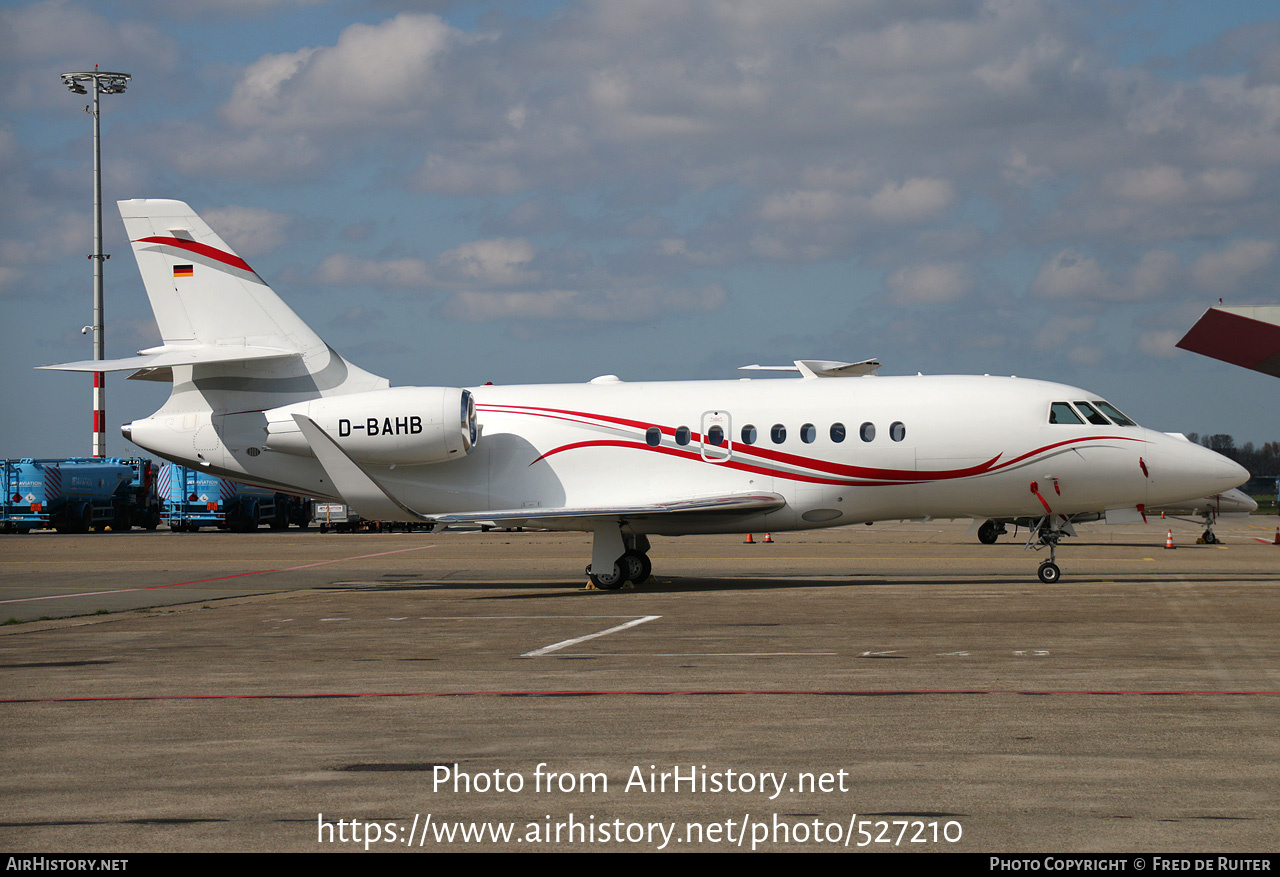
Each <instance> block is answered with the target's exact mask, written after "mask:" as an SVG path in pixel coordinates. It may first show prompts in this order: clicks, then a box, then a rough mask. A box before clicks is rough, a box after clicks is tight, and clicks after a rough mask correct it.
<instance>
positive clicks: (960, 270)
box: [885, 263, 973, 305]
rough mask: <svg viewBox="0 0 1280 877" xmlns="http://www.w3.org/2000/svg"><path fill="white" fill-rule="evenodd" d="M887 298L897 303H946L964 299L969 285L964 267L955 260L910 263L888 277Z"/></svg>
mask: <svg viewBox="0 0 1280 877" xmlns="http://www.w3.org/2000/svg"><path fill="white" fill-rule="evenodd" d="M885 284H886V285H887V286H888V287H889V292H890V299H891V300H892V302H893V303H894V304H897V305H937V304H950V303H951V302H955V301H959V300H960V299H962V298H964V297H965V296H966V295H967V294H968V293H969V291H970V290H971V289H972V288H973V280H972V279H971V278H970V276H969V270H968V269H967V268H966V266H964V265H961V264H959V263H951V264H943V265H913V266H908V267H904V268H899V269H898V270H896V271H894V272H893V273H892V274H890V275H889V276H888V278H887V279H886V280H885Z"/></svg>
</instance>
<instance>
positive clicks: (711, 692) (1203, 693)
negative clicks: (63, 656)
mask: <svg viewBox="0 0 1280 877" xmlns="http://www.w3.org/2000/svg"><path fill="white" fill-rule="evenodd" d="M730 694H745V695H769V696H775V697H795V696H819V697H918V696H928V695H952V696H953V695H972V694H978V695H1001V694H1014V695H1032V696H1046V695H1063V696H1077V697H1079V696H1085V697H1093V696H1099V697H1115V696H1117V695H1121V696H1138V697H1167V696H1184V697H1185V696H1192V697H1223V696H1226V697H1276V696H1280V691H1212V690H1194V691H1176V690H1175V691H1164V690H1150V691H1138V690H1134V691H1129V690H1103V689H1081V690H1073V689H1038V690H1037V689H994V688H911V689H904V688H890V689H883V690H879V689H799V688H797V689H750V688H722V689H649V690H642V689H617V690H601V689H591V690H586V691H569V690H545V691H535V690H527V691H512V690H498V691H363V692H327V693H326V692H312V693H310V694H280V693H271V694H122V695H98V696H90V697H5V698H0V704H17V703H101V702H106V701H126V700H133V701H144V700H151V701H165V700H338V699H343V698H356V697H619V696H621V697H643V696H646V695H648V696H654V697H659V696H662V697H670V696H676V695H686V696H704V695H705V696H716V697H719V696H724V695H730Z"/></svg>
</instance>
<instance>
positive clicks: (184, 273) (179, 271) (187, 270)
mask: <svg viewBox="0 0 1280 877" xmlns="http://www.w3.org/2000/svg"><path fill="white" fill-rule="evenodd" d="M173 276H174V277H195V276H196V269H195V266H194V265H174V266H173Z"/></svg>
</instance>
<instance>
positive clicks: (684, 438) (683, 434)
mask: <svg viewBox="0 0 1280 877" xmlns="http://www.w3.org/2000/svg"><path fill="white" fill-rule="evenodd" d="M676 444H678V445H687V444H689V427H687V426H677V427H676Z"/></svg>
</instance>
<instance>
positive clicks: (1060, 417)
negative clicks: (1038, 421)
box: [1049, 402, 1084, 426]
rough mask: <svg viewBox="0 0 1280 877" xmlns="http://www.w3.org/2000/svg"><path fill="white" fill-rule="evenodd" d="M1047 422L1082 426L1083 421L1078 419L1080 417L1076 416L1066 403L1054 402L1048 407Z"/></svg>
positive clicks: (1074, 411)
mask: <svg viewBox="0 0 1280 877" xmlns="http://www.w3.org/2000/svg"><path fill="white" fill-rule="evenodd" d="M1049 422H1050V423H1077V424H1080V425H1081V426H1083V425H1084V421H1083V420H1081V419H1080V415H1079V414H1076V410H1075V409H1074V408H1072V407H1071V406H1070V405H1068V404H1067V403H1066V402H1054V403H1053V404H1052V405H1050V406H1049Z"/></svg>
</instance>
